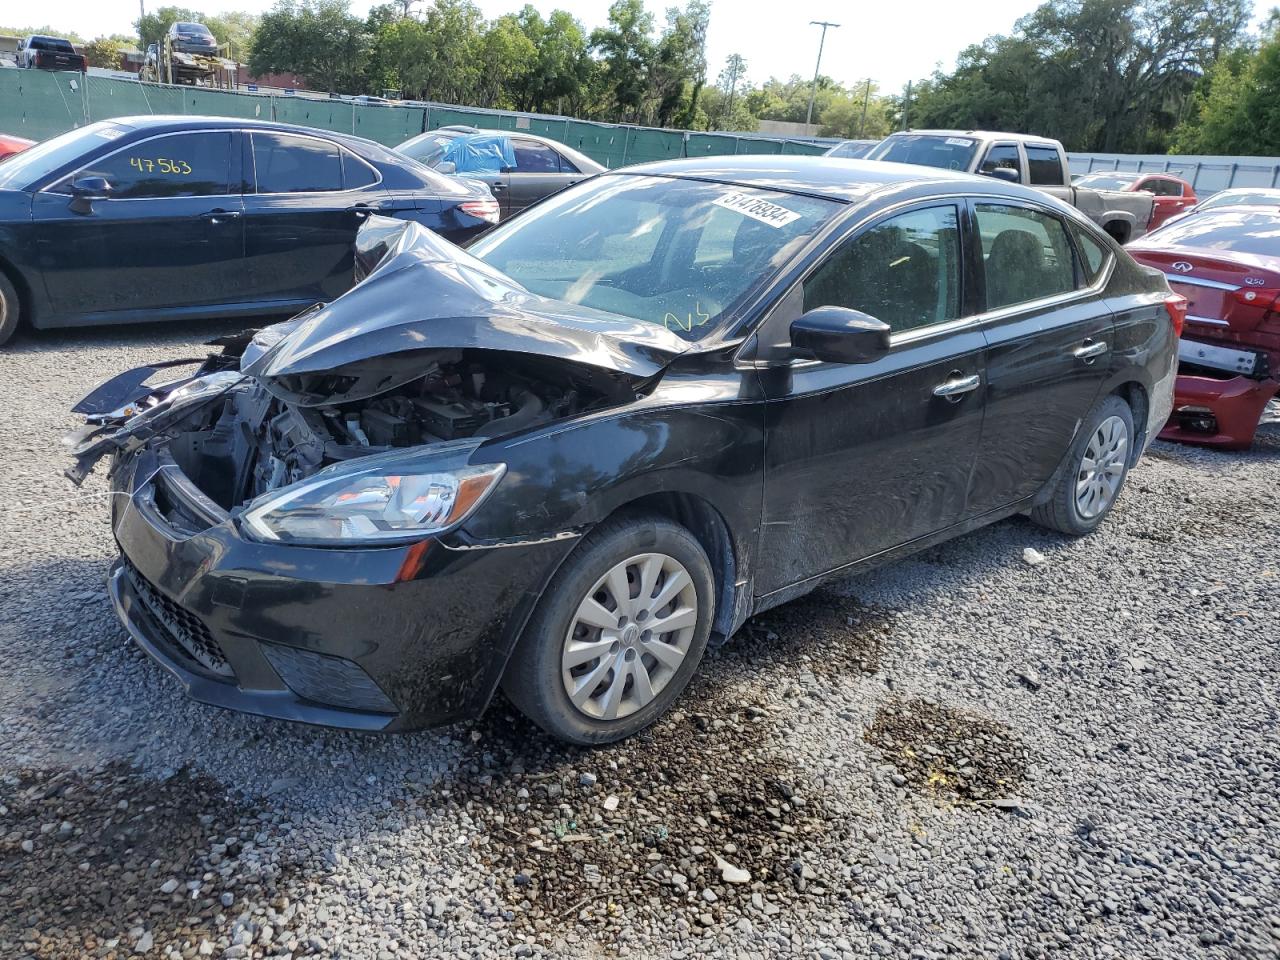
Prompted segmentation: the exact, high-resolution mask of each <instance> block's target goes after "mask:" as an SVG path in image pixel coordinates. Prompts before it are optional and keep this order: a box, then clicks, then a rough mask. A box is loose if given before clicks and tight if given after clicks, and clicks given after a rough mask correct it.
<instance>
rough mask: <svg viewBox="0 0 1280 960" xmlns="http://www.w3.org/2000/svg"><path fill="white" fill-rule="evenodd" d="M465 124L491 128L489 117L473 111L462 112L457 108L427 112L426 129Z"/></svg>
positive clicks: (436, 108)
mask: <svg viewBox="0 0 1280 960" xmlns="http://www.w3.org/2000/svg"><path fill="white" fill-rule="evenodd" d="M458 124H465V125H466V126H469V127H487V126H492V124H491V123H490V122H489V115H488V114H485V113H480V112H479V111H475V110H463V109H461V108H459V107H430V108H428V110H427V129H428V130H435V129H436V128H438V127H449V126H456V125H458Z"/></svg>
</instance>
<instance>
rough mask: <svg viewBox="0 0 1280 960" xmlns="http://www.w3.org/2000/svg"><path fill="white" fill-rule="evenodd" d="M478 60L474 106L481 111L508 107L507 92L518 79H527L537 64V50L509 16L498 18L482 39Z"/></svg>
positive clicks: (513, 18) (516, 22)
mask: <svg viewBox="0 0 1280 960" xmlns="http://www.w3.org/2000/svg"><path fill="white" fill-rule="evenodd" d="M478 56H479V60H480V71H479V75H478V82H477V85H476V91H475V102H476V103H477V104H478V105H479V106H482V107H498V106H502V107H511V106H514V105H515V102H514V99H513V98H511V97H510V96H508V91H510V90H512V89H513V88H514V86H515V83H516V81H517V78H519V77H526V76H529V74H530V73H532V72H533V70H534V69H535V68H536V66H537V63H538V50H537V48H536V47H535V46H534V45H533V41H531V40H530V39H529V38H528V37H527V36H526V35H525V33H524V31H523V30H521V29H520V23H519V21H518V20H517V19H516V18H515V17H514V16H511V15H510V14H508V15H507V16H505V17H499V18H498V19H497V20H495V21H494V22H493V23H492V24H490V26H489V29H488V30H486V31H485V33H484V36H483V37H481V39H480V43H479V48H478Z"/></svg>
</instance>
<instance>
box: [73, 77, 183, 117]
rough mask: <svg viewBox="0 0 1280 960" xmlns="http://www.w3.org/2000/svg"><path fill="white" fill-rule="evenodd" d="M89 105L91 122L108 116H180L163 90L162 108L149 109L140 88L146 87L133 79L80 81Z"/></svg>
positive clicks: (171, 99) (104, 78)
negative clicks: (83, 84)
mask: <svg viewBox="0 0 1280 960" xmlns="http://www.w3.org/2000/svg"><path fill="white" fill-rule="evenodd" d="M84 83H85V86H86V88H87V97H88V103H89V116H90V117H91V118H92V119H94V120H109V119H111V118H112V117H140V116H146V115H147V114H151V113H181V112H182V105H181V103H180V102H177V100H176V99H175V98H174V97H172V96H170V95H169V94H170V91H169V90H165V91H164V92H163V93H162V94H161V95H160V99H161V101H162V103H163V106H162V107H161V108H160V109H153V108H152V106H151V103H150V101H148V99H147V92H148V91H146V90H144V89H143V88H144V87H145V86H147V84H143V83H138V82H137V81H136V80H116V79H114V78H111V77H94V76H88V77H85V78H84Z"/></svg>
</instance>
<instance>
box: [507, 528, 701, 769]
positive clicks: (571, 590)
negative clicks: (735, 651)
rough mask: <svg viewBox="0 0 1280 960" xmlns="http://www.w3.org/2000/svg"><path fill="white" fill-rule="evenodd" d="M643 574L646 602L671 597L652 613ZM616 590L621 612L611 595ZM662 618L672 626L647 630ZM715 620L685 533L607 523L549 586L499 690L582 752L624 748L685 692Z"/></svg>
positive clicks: (696, 553)
mask: <svg viewBox="0 0 1280 960" xmlns="http://www.w3.org/2000/svg"><path fill="white" fill-rule="evenodd" d="M619 569H622V570H624V571H625V579H624V580H620V579H618V577H617V573H616V571H618V570H619ZM681 571H683V573H684V574H685V575H686V576H683V577H682V576H681ZM611 574H612V575H613V576H611ZM646 576H647V579H648V584H651V585H652V586H651V589H650V593H649V596H650V597H651V598H656V599H658V600H659V601H663V600H666V599H667V598H664V597H663V594H664V592H670V593H672V599H670V600H669V601H667V602H665V603H664V605H663V606H662V607H660V608H658V609H656V610H653V609H649V608H648V606H647V605H644V604H643V603H642V602H641V597H640V594H641V592H642V587H643V586H644V585H646V584H645V579H644V578H646ZM622 586H625V588H626V589H627V591H628V597H627V599H626V602H625V603H624V604H623V603H619V602H618V601H617V598H616V596H615V594H617V593H619V592H620V588H621V587H622ZM632 591H634V592H635V593H636V596H635V597H634V598H632V597H631V596H630V592H632ZM593 598H594V603H593V604H592V603H589V602H588V601H592V600H593ZM619 608H622V609H624V610H626V611H627V612H626V613H622V614H619V613H618V609H619ZM677 613H678V614H679V616H678V617H676V616H675V614H677ZM628 614H629V615H628ZM584 616H585V617H587V618H590V619H591V620H594V621H595V623H588V622H587V621H586V620H585V619H584ZM659 618H661V619H662V620H669V621H670V622H671V623H672V625H673V627H678V628H677V629H672V630H669V631H666V632H664V633H661V634H658V635H656V636H655V635H653V634H652V633H651V631H649V630H647V629H645V628H644V624H645V622H649V623H654V622H658V620H659ZM714 618H715V586H714V581H713V579H712V573H711V563H710V561H709V560H708V559H707V554H706V551H705V550H703V549H702V545H701V544H700V543H698V541H697V540H696V539H695V538H694V536H693V535H692V534H691V533H689V531H688V530H686V529H685V528H684V527H681V526H679V525H678V524H675V523H672V522H671V521H670V520H666V519H664V518H660V517H652V516H629V517H619V518H614V519H610V520H606V521H605V522H604V523H602V524H601V525H600V526H598V527H597V528H596V529H594V530H593V531H591V533H590V534H588V535H587V536H586V537H585V538H584V539H583V541H582V543H580V544H579V545H578V547H577V548H576V549H575V550H574V552H573V553H572V554H570V556H569V558H568V559H567V560H566V561H565V562H564V565H563V566H562V567H561V568H560V569H559V570H558V571H557V572H556V574H555V576H554V577H553V578H552V580H551V583H550V584H549V585H548V587H547V589H546V592H545V593H544V594H543V595H542V599H541V600H540V601H539V602H538V606H537V608H536V609H535V610H534V613H533V616H532V617H531V618H530V620H529V623H528V625H527V626H526V627H525V631H524V635H523V636H522V637H521V639H520V642H519V643H518V644H517V646H516V650H515V652H514V653H513V654H512V656H511V660H510V662H509V663H508V664H507V669H506V672H505V673H504V674H503V678H502V689H503V691H504V692H505V693H506V695H507V697H508V699H510V700H511V702H512V703H513V704H515V706H516V707H517V708H518V709H519V710H520V712H521V713H523V714H524V715H525V716H526V717H528V718H529V719H530V720H532V721H533V722H534V723H536V724H537V725H538V726H540V727H541V728H542V729H543V730H545V731H546V732H547V733H549V734H551V735H552V736H553V737H558V738H559V739H561V740H565V741H568V742H569V743H574V744H579V745H583V746H591V745H595V744H604V743H612V742H614V741H615V740H621V739H623V738H624V737H629V736H631V735H632V734H634V733H637V732H638V731H640V730H643V729H644V728H645V727H647V726H648V725H649V724H651V723H653V721H654V720H656V719H658V717H660V716H661V715H662V714H663V713H664V712H665V711H666V710H667V708H668V707H669V706H670V705H671V704H672V702H673V701H674V700H675V699H676V698H677V697H678V696H679V695H680V693H681V692H682V691H683V690H684V688H685V687H686V686H687V685H688V683H689V679H690V678H691V677H692V676H693V673H694V671H695V670H696V669H697V668H698V664H699V663H700V662H701V660H702V655H703V653H704V651H705V650H706V647H707V638H708V636H709V635H710V633H711V624H712V621H713V620H714ZM615 621H616V624H617V625H616V626H609V624H614V623H615ZM686 624H687V625H686ZM654 650H657V651H658V652H659V653H661V659H660V658H659V657H656V656H654V654H653V653H652V652H651V651H654ZM680 654H683V655H682V656H680ZM593 655H594V656H593ZM588 685H590V686H589V687H588ZM571 689H572V690H573V691H575V692H576V694H577V697H576V698H575V699H577V701H578V703H577V704H576V705H575V702H574V699H571V696H570V691H571ZM649 694H652V696H651V697H649V696H648V695H649Z"/></svg>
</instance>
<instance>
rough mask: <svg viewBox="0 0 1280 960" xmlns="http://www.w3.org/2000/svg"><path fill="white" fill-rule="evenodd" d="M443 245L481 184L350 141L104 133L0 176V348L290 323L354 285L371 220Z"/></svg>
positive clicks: (485, 203) (483, 214)
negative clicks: (108, 332)
mask: <svg viewBox="0 0 1280 960" xmlns="http://www.w3.org/2000/svg"><path fill="white" fill-rule="evenodd" d="M374 213H377V214H379V215H381V216H388V217H395V218H398V219H401V220H412V221H415V222H416V223H419V224H422V225H423V226H425V227H429V228H431V229H432V230H433V231H435V232H436V233H438V234H440V235H441V236H443V237H445V238H446V239H448V240H451V241H453V242H454V243H462V242H464V241H466V240H469V239H471V238H472V237H474V236H476V235H477V234H479V233H480V232H482V231H483V230H485V229H487V228H488V227H490V226H491V225H492V224H494V223H496V222H497V220H498V215H499V208H498V204H497V202H496V201H495V200H494V199H493V196H492V194H491V193H490V192H489V190H488V188H487V187H485V186H484V184H481V183H477V182H475V181H468V180H461V179H458V178H454V177H446V176H443V175H441V174H438V173H435V172H434V171H431V170H428V169H427V168H426V167H424V166H422V165H421V164H419V163H417V162H415V161H413V160H410V159H407V158H405V157H402V156H399V155H397V154H395V153H393V152H392V151H390V150H388V149H386V148H384V147H382V146H379V145H378V144H376V143H373V142H371V141H368V140H363V139H361V138H359V137H350V136H344V135H342V134H335V133H328V132H324V131H319V130H312V129H308V128H303V127H295V126H289V125H286V124H277V123H262V122H256V121H252V120H235V119H226V118H217V117H130V118H124V119H118V120H107V121H102V122H100V123H94V124H90V125H89V126H85V127H81V128H80V129H78V130H73V131H71V132H69V133H65V134H63V135H61V136H59V137H54V138H53V139H51V140H46V141H45V142H43V143H39V144H37V145H36V146H34V147H31V148H30V149H29V150H26V151H24V152H23V153H21V154H18V155H16V156H14V157H11V158H9V159H8V160H6V161H5V162H4V163H3V164H0V343H4V342H5V341H6V340H8V339H9V338H10V337H11V336H12V335H13V332H14V330H15V329H16V328H17V326H18V323H19V321H22V322H24V323H26V324H27V325H29V326H31V327H33V328H37V329H44V328H51V327H70V326H83V325H92V324H118V323H135V322H143V321H154V320H169V319H179V318H183V319H198V318H215V317H263V316H278V315H284V314H291V313H294V312H296V311H297V310H299V309H301V308H303V307H306V306H309V305H311V304H313V303H316V302H318V301H329V300H332V299H334V298H335V297H337V296H339V295H340V294H342V293H343V292H345V291H346V290H347V289H348V288H349V287H350V286H351V285H352V283H353V281H354V277H353V261H352V256H353V254H352V245H353V242H354V240H355V235H356V231H357V229H359V227H360V225H361V224H362V223H363V222H364V220H365V219H367V218H368V217H369V216H370V215H371V214H374Z"/></svg>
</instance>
